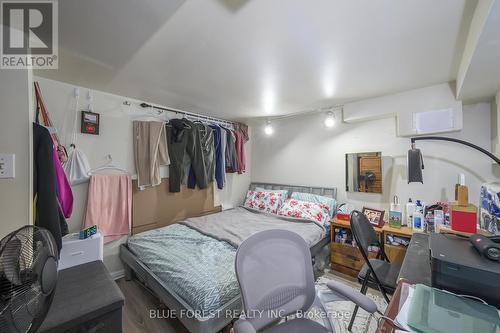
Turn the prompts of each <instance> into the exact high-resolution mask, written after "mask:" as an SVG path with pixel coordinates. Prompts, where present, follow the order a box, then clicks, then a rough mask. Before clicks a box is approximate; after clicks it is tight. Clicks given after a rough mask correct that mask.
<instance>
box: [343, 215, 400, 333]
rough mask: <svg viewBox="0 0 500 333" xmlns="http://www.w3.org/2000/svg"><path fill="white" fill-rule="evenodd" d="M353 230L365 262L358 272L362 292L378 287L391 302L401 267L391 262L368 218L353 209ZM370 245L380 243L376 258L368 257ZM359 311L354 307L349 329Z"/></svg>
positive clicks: (386, 299)
mask: <svg viewBox="0 0 500 333" xmlns="http://www.w3.org/2000/svg"><path fill="white" fill-rule="evenodd" d="M350 224H351V232H352V236H353V238H354V240H355V241H356V244H357V246H358V249H359V251H360V252H361V255H362V256H363V259H364V260H365V264H364V265H363V268H361V271H360V272H359V274H358V281H359V283H361V290H360V292H361V293H362V294H366V290H367V289H368V287H370V288H372V289H378V290H380V292H381V293H382V295H383V296H384V299H385V301H386V302H387V304H389V301H390V300H389V297H388V296H387V294H390V295H392V294H393V293H394V291H395V290H396V286H397V279H398V275H399V270H400V267H399V266H396V265H394V264H391V263H390V261H389V258H387V256H386V254H385V252H384V247H383V246H382V245H381V244H380V241H379V238H378V237H377V233H376V232H375V229H373V226H372V224H371V223H370V221H368V218H367V217H366V216H365V215H364V214H363V213H361V212H359V211H353V212H352V214H351V221H350ZM370 245H378V247H379V248H380V251H379V253H378V255H377V257H376V259H369V258H368V247H369V246H370ZM357 313H358V306H357V305H356V307H355V308H354V312H353V314H352V318H351V321H350V322H349V327H348V329H349V331H350V330H351V329H352V325H353V324H354V319H355V318H356V314H357Z"/></svg>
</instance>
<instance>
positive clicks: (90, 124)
mask: <svg viewBox="0 0 500 333" xmlns="http://www.w3.org/2000/svg"><path fill="white" fill-rule="evenodd" d="M81 123H82V126H81V132H82V133H84V134H94V135H99V113H94V112H90V111H82V121H81Z"/></svg>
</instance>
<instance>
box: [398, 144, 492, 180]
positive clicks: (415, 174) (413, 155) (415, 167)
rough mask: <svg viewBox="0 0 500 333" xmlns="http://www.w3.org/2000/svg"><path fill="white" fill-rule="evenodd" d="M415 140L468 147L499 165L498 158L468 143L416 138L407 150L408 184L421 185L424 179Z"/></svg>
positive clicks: (422, 163)
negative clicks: (435, 141)
mask: <svg viewBox="0 0 500 333" xmlns="http://www.w3.org/2000/svg"><path fill="white" fill-rule="evenodd" d="M417 140H438V141H450V142H456V143H460V144H462V145H465V146H469V147H471V148H474V149H476V150H479V151H480V152H481V153H483V154H485V155H488V156H489V157H490V158H491V159H493V160H494V161H495V162H496V163H497V164H499V165H500V159H499V158H497V157H496V156H495V155H493V154H492V153H490V152H489V151H487V150H486V149H483V148H481V147H479V146H476V145H475V144H472V143H470V142H467V141H463V140H459V139H454V138H448V137H444V136H420V137H416V138H411V149H410V150H408V184H409V183H418V182H420V183H422V184H423V183H424V179H423V176H422V170H423V169H424V159H423V157H422V152H421V151H420V149H417V148H416V147H415V141H417Z"/></svg>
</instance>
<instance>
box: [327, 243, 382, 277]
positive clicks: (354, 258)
mask: <svg viewBox="0 0 500 333" xmlns="http://www.w3.org/2000/svg"><path fill="white" fill-rule="evenodd" d="M331 251H332V252H331V255H330V257H331V262H332V263H333V264H338V265H342V266H346V267H349V268H352V269H354V270H357V271H359V270H361V268H362V267H363V265H364V263H365V260H364V258H363V256H362V255H361V252H359V250H358V248H357V247H354V246H351V245H346V244H340V243H332V244H331ZM376 257H377V254H376V253H372V252H369V253H368V258H376Z"/></svg>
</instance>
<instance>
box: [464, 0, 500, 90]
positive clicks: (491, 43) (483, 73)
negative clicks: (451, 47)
mask: <svg viewBox="0 0 500 333" xmlns="http://www.w3.org/2000/svg"><path fill="white" fill-rule="evenodd" d="M498 91H500V1H495V2H493V3H492V6H491V10H490V12H489V15H488V16H487V17H486V20H485V22H484V26H483V28H482V31H481V35H480V37H479V39H478V41H477V45H476V47H475V49H474V51H473V55H472V58H471V61H470V63H469V66H468V68H467V72H466V74H465V77H464V83H463V85H462V87H461V89H460V91H459V97H460V98H461V99H463V100H478V99H484V98H491V96H494V95H495V94H496V93H497V92H498Z"/></svg>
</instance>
